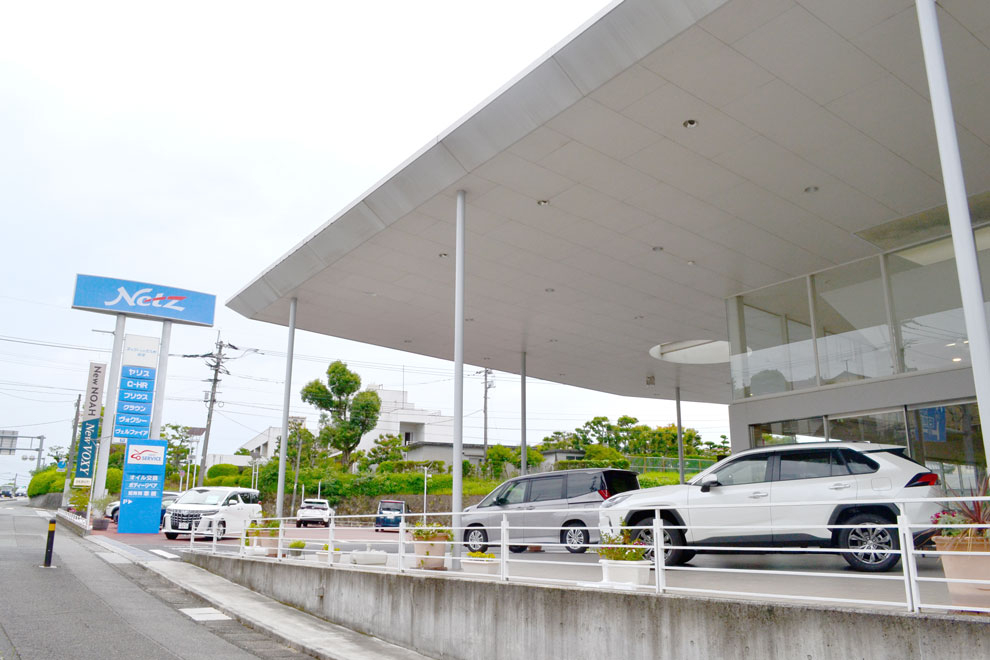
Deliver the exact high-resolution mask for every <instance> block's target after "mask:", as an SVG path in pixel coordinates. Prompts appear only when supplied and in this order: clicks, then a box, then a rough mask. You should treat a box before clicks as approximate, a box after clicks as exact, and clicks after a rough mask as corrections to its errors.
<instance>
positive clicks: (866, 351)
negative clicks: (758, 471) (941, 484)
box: [727, 226, 990, 489]
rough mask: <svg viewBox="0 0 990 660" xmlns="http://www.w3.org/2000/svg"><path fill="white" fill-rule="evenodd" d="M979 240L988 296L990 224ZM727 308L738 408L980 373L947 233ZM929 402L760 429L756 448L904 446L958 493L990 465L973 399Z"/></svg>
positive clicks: (753, 433)
mask: <svg viewBox="0 0 990 660" xmlns="http://www.w3.org/2000/svg"><path fill="white" fill-rule="evenodd" d="M974 235H975V237H976V242H977V249H978V256H979V262H980V270H981V273H982V275H981V276H982V277H983V290H984V292H985V295H986V292H990V280H988V278H987V276H986V274H987V273H990V226H985V227H981V228H978V229H976V230H975V231H974ZM727 305H728V309H727V311H728V319H729V343H730V346H731V361H730V367H731V376H732V396H733V401H734V402H738V403H742V402H747V401H754V400H755V399H759V398H765V397H781V396H787V395H789V394H797V393H804V394H808V393H814V392H816V391H825V390H830V389H834V388H836V387H841V386H843V385H849V384H853V383H860V382H863V381H869V380H871V379H896V378H899V377H903V376H914V375H917V374H919V373H921V372H931V373H938V372H941V371H948V370H958V369H961V368H966V367H969V366H970V355H969V350H968V342H967V337H966V328H965V324H964V321H963V313H962V303H961V299H960V295H959V283H958V279H957V275H956V268H955V259H954V257H953V249H952V242H951V238H949V237H944V238H940V239H936V240H933V241H928V242H925V243H921V244H917V245H913V246H911V247H907V248H903V249H899V250H895V251H891V252H887V253H885V254H881V255H877V256H874V257H869V258H866V259H861V260H858V261H854V262H850V263H847V264H843V265H841V266H836V267H834V268H831V269H828V270H825V271H821V272H818V273H814V274H811V275H808V276H806V277H802V278H798V279H794V280H789V281H786V282H782V283H779V284H775V285H772V286H769V287H766V288H763V289H759V290H757V291H753V292H750V293H746V294H743V295H740V296H735V297H733V298H730V299H729V300H728V301H727ZM985 308H986V306H985ZM931 397H932V398H931V400H930V401H927V402H924V403H910V404H906V405H903V406H899V407H897V408H894V409H883V410H864V411H861V412H856V413H855V414H849V413H843V414H841V415H838V414H836V415H828V414H823V415H822V416H820V417H810V418H809V417H805V418H803V419H791V420H784V421H777V422H772V423H757V424H750V425H749V430H750V445H751V446H759V445H763V444H769V443H782V442H810V441H822V440H855V441H871V442H883V443H890V444H900V445H904V446H906V447H908V448H909V451H910V453H911V456H912V457H913V458H915V460H918V461H919V462H925V463H927V464H929V465H930V466H931V467H932V468H933V469H935V470H938V471H941V472H942V474H943V475H944V477H945V481H946V483H948V484H949V485H954V484H955V485H957V486H960V487H963V488H967V489H968V488H970V487H971V485H972V481H973V479H975V476H976V473H977V472H979V471H982V470H985V469H986V457H985V453H984V450H983V438H982V433H981V427H980V419H979V412H978V410H977V406H976V403H975V397H973V398H972V399H968V400H954V401H948V402H946V401H940V400H939V399H940V396H939V393H938V392H932V393H931ZM864 404H865V405H868V402H864Z"/></svg>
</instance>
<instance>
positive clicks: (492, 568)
mask: <svg viewBox="0 0 990 660" xmlns="http://www.w3.org/2000/svg"><path fill="white" fill-rule="evenodd" d="M461 568H462V569H464V572H465V573H482V574H484V575H498V559H471V558H465V559H461Z"/></svg>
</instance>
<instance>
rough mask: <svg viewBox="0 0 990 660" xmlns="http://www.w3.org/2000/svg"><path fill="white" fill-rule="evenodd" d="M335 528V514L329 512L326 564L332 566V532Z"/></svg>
mask: <svg viewBox="0 0 990 660" xmlns="http://www.w3.org/2000/svg"><path fill="white" fill-rule="evenodd" d="M336 528H337V512H336V511H331V512H330V524H329V525H327V563H328V564H333V532H334V530H335V529H336Z"/></svg>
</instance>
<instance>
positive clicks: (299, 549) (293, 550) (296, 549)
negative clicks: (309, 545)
mask: <svg viewBox="0 0 990 660" xmlns="http://www.w3.org/2000/svg"><path fill="white" fill-rule="evenodd" d="M305 549H306V542H305V541H303V540H301V539H300V540H298V541H293V542H292V543H290V544H289V554H290V555H292V556H293V557H301V556H302V553H303V550H305Z"/></svg>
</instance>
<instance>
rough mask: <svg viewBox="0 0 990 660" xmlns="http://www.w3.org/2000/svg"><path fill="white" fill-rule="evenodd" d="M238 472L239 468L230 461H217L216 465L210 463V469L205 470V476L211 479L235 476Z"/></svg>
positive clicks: (239, 471)
mask: <svg viewBox="0 0 990 660" xmlns="http://www.w3.org/2000/svg"><path fill="white" fill-rule="evenodd" d="M240 473H241V469H240V468H239V467H237V466H236V465H231V464H230V463H217V464H216V465H211V466H210V469H209V470H207V471H206V478H207V479H213V478H215V477H236V476H237V475H239V474H240ZM235 485H236V484H235Z"/></svg>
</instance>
